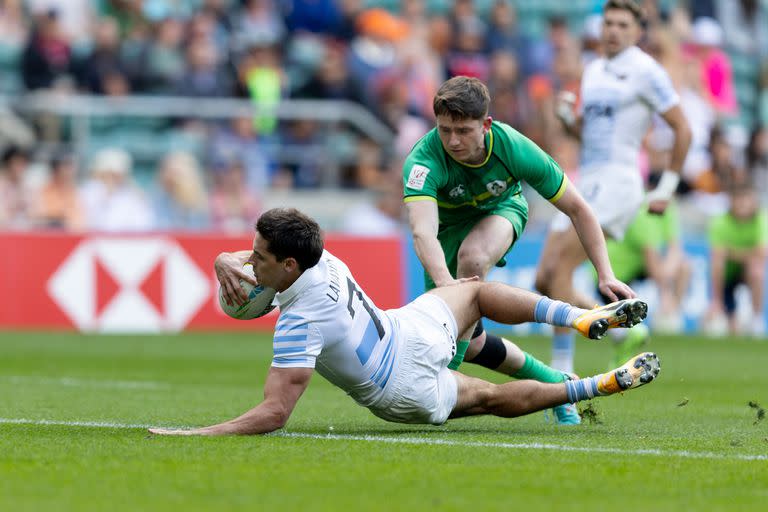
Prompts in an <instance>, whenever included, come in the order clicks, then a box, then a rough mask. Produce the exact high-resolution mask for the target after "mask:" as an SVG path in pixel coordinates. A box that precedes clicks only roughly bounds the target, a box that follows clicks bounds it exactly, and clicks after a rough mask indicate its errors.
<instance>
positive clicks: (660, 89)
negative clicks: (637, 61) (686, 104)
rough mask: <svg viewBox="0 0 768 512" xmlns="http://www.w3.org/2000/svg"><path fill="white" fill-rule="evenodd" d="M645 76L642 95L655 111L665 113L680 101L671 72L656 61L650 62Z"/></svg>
mask: <svg viewBox="0 0 768 512" xmlns="http://www.w3.org/2000/svg"><path fill="white" fill-rule="evenodd" d="M644 78H645V80H644V82H643V85H642V88H641V90H640V96H641V97H642V98H643V100H645V101H646V102H647V103H648V104H649V105H650V106H651V108H652V109H653V110H654V111H655V112H658V113H660V114H663V113H665V112H667V111H668V110H669V109H671V108H672V107H674V106H675V105H678V104H679V103H680V97H679V96H678V94H677V91H676V90H675V87H674V86H673V85H672V79H671V78H670V77H669V73H667V72H666V71H665V70H664V68H662V67H661V66H660V65H659V64H658V63H657V62H656V61H652V62H651V63H650V65H649V66H648V69H647V71H646V73H645V77H644Z"/></svg>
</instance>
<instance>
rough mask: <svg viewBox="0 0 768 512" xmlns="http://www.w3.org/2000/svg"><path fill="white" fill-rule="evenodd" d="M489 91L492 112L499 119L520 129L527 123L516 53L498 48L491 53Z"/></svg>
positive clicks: (524, 99)
mask: <svg viewBox="0 0 768 512" xmlns="http://www.w3.org/2000/svg"><path fill="white" fill-rule="evenodd" d="M488 91H489V92H490V94H491V105H490V113H491V115H492V116H493V118H494V119H496V120H497V121H502V122H504V123H507V124H509V125H511V126H513V127H514V128H516V129H518V130H520V129H522V128H523V126H524V125H525V124H526V119H527V117H528V115H527V111H526V105H527V104H526V98H525V95H524V92H523V88H522V84H521V81H520V67H519V66H518V61H517V58H516V57H515V54H514V53H512V52H510V51H508V50H498V51H495V52H494V53H493V54H492V55H491V60H490V74H489V76H488Z"/></svg>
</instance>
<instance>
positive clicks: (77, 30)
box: [25, 0, 97, 44]
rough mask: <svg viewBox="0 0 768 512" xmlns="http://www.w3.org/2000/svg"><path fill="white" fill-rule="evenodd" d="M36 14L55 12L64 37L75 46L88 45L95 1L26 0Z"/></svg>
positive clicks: (31, 10)
mask: <svg viewBox="0 0 768 512" xmlns="http://www.w3.org/2000/svg"><path fill="white" fill-rule="evenodd" d="M25 3H26V4H27V7H28V8H29V10H30V12H32V13H34V14H38V13H44V12H47V11H55V12H56V14H57V18H58V19H59V24H60V27H61V33H62V35H63V36H64V37H65V38H66V39H67V40H68V41H70V42H71V43H73V44H87V43H88V42H89V41H90V38H91V33H92V31H93V26H92V22H93V20H94V18H95V16H94V14H95V13H94V11H95V9H94V5H95V4H96V3H97V2H94V1H93V0H26V1H25Z"/></svg>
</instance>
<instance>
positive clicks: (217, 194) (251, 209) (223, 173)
mask: <svg viewBox="0 0 768 512" xmlns="http://www.w3.org/2000/svg"><path fill="white" fill-rule="evenodd" d="M256 197H257V196H256V194H255V193H253V192H251V191H249V190H248V188H247V187H246V183H245V170H244V169H243V165H242V163H241V162H239V161H238V160H236V159H233V160H231V161H230V162H228V163H227V165H226V166H225V167H224V168H222V169H220V170H218V171H216V172H215V174H214V184H213V191H212V193H211V220H212V222H213V228H214V229H216V230H218V231H225V232H227V233H247V232H250V231H251V230H252V229H253V223H254V222H255V221H256V218H257V217H258V216H259V213H260V211H261V206H260V204H259V202H258V200H257V199H256Z"/></svg>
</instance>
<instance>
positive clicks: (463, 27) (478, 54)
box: [446, 0, 490, 82]
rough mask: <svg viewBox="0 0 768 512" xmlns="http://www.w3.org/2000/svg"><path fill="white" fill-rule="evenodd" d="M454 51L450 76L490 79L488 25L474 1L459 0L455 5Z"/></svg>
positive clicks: (448, 62)
mask: <svg viewBox="0 0 768 512" xmlns="http://www.w3.org/2000/svg"><path fill="white" fill-rule="evenodd" d="M453 26H454V40H453V43H454V44H453V51H451V53H449V54H448V60H447V62H446V68H447V71H448V74H449V75H450V76H459V75H463V76H470V77H474V78H479V79H480V80H482V81H483V82H487V81H488V68H489V67H490V64H489V62H488V56H487V55H486V53H485V49H486V34H487V27H486V25H485V22H483V21H482V20H481V19H480V17H479V16H477V15H475V14H474V11H473V10H472V2H471V1H467V0H459V1H458V2H456V4H455V7H454V19H453Z"/></svg>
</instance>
